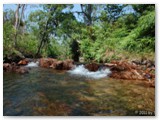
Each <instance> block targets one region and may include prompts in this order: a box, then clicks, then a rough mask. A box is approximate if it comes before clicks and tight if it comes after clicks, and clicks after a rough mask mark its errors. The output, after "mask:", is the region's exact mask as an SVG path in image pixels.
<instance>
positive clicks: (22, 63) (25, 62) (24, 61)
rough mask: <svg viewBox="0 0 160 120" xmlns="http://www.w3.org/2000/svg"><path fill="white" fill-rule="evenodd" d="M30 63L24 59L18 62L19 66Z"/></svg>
mask: <svg viewBox="0 0 160 120" xmlns="http://www.w3.org/2000/svg"><path fill="white" fill-rule="evenodd" d="M28 63H29V61H28V60H27V59H23V60H20V61H19V62H18V65H27V64H28Z"/></svg>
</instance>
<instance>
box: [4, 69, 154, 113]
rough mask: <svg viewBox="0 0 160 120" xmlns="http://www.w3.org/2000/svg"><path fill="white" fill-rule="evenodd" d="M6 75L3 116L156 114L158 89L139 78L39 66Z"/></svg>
mask: <svg viewBox="0 0 160 120" xmlns="http://www.w3.org/2000/svg"><path fill="white" fill-rule="evenodd" d="M3 75H4V79H3V114H4V116H19V115H22V116H23V115H27V116H31V115H36V116H37V115H54V116H61V115H62V116H64V115H69V116H90V115H107V116H108V115H110V116H112V115H154V111H155V94H154V93H155V89H154V88H149V87H145V86H144V85H143V82H140V81H124V80H114V79H109V78H104V79H99V80H93V79H89V78H85V77H81V76H73V75H70V74H69V73H68V72H65V71H55V70H52V69H44V68H39V67H38V68H31V70H30V73H29V74H23V75H21V74H15V73H4V74H3Z"/></svg>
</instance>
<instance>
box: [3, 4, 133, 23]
mask: <svg viewBox="0 0 160 120" xmlns="http://www.w3.org/2000/svg"><path fill="white" fill-rule="evenodd" d="M38 5H39V4H28V5H27V8H26V9H25V16H24V19H27V18H28V16H29V14H30V13H31V12H33V11H36V10H43V8H42V7H40V6H38ZM73 5H74V7H73V9H72V12H74V11H81V7H80V4H73ZM7 9H12V10H13V11H15V10H16V4H4V5H3V10H7ZM124 10H125V13H132V12H134V11H133V9H132V7H131V6H128V7H126V8H125V9H124ZM74 16H75V17H76V19H77V20H78V21H82V20H83V18H82V16H78V14H77V13H74Z"/></svg>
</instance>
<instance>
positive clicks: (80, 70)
mask: <svg viewBox="0 0 160 120" xmlns="http://www.w3.org/2000/svg"><path fill="white" fill-rule="evenodd" d="M68 72H69V73H70V74H72V75H80V76H85V77H89V78H94V79H100V78H104V77H107V76H108V75H109V74H110V73H111V71H110V70H109V69H108V68H106V69H101V70H98V71H96V72H91V71H89V70H87V69H86V68H85V67H84V65H79V66H76V67H75V68H74V69H72V70H70V71H68Z"/></svg>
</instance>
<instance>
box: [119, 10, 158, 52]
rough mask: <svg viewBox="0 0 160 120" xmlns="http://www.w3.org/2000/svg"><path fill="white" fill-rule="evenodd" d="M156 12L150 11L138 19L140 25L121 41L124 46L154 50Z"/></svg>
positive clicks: (130, 48)
mask: <svg viewBox="0 0 160 120" xmlns="http://www.w3.org/2000/svg"><path fill="white" fill-rule="evenodd" d="M154 34H155V12H154V11H153V12H148V14H146V15H144V16H142V17H140V18H139V20H138V25H137V27H136V28H135V29H133V30H132V31H131V32H130V34H129V35H128V36H127V37H126V38H125V39H124V40H122V41H121V45H122V48H124V49H126V50H130V51H135V50H136V51H138V52H139V51H142V50H143V51H145V50H150V51H154V49H155V47H154V44H155V35H154Z"/></svg>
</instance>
